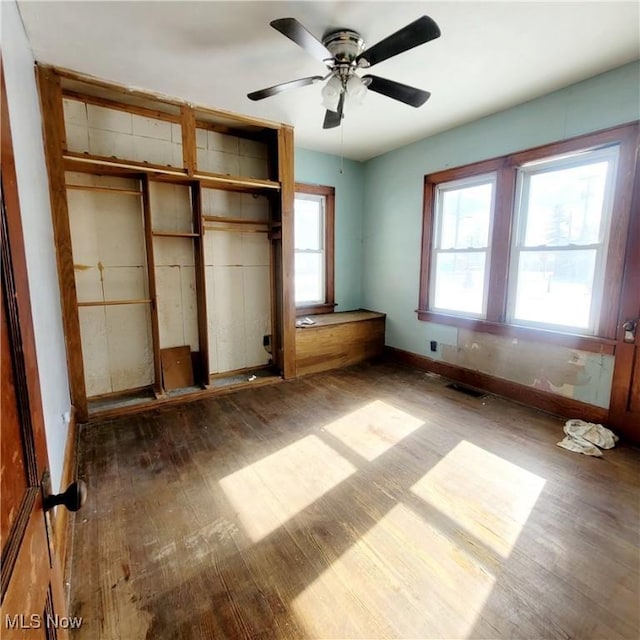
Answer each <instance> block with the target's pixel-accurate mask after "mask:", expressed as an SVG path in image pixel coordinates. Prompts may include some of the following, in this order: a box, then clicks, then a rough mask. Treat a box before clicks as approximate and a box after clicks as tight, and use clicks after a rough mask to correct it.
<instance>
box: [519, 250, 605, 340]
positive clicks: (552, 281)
mask: <svg viewBox="0 0 640 640" xmlns="http://www.w3.org/2000/svg"><path fill="white" fill-rule="evenodd" d="M596 254H597V251H596V250H595V249H589V250H577V251H566V250H565V251H522V252H521V253H520V258H519V261H518V279H517V283H516V287H517V289H516V302H515V312H514V319H515V320H525V321H529V322H543V323H546V324H557V325H562V326H566V327H578V328H585V329H586V328H588V327H589V325H590V311H591V297H592V289H593V279H594V272H595V263H596Z"/></svg>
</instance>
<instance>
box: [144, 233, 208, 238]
mask: <svg viewBox="0 0 640 640" xmlns="http://www.w3.org/2000/svg"><path fill="white" fill-rule="evenodd" d="M151 235H152V236H159V237H161V238H198V237H200V234H199V233H192V232H187V231H184V232H183V231H152V232H151Z"/></svg>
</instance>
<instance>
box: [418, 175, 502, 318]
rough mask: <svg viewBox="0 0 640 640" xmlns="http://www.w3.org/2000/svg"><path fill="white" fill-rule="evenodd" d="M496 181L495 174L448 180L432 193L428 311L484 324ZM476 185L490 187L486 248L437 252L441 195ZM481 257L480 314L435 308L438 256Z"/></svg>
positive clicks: (487, 299) (440, 227)
mask: <svg viewBox="0 0 640 640" xmlns="http://www.w3.org/2000/svg"><path fill="white" fill-rule="evenodd" d="M497 181H498V174H497V172H495V171H491V172H489V173H483V174H480V175H477V176H470V177H468V178H460V179H459V180H452V181H450V182H443V183H441V184H438V185H437V186H436V189H435V227H434V229H435V232H434V235H433V243H432V250H431V268H430V273H431V280H432V283H433V286H430V287H429V310H430V311H434V312H436V313H446V314H448V315H453V316H460V317H463V318H478V319H481V320H484V319H485V318H486V317H487V305H488V301H489V278H490V273H491V238H492V236H493V220H494V213H495V205H496V186H497ZM480 184H491V210H490V212H489V229H488V232H487V245H486V247H483V248H479V247H473V248H467V249H440V248H439V245H440V240H441V237H442V198H443V193H444V192H446V191H455V190H456V189H460V188H461V187H464V188H466V187H474V186H477V185H480ZM480 252H484V254H485V263H484V265H485V266H484V282H483V292H482V311H481V312H480V313H473V312H470V311H458V310H453V309H447V308H444V307H438V306H436V304H435V294H436V287H435V282H436V277H437V260H438V256H439V255H440V254H443V253H449V254H463V253H480Z"/></svg>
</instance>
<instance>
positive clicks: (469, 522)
mask: <svg viewBox="0 0 640 640" xmlns="http://www.w3.org/2000/svg"><path fill="white" fill-rule="evenodd" d="M544 484H545V480H544V478H541V477H540V476H537V475H536V474H534V473H531V472H530V471H527V470H526V469H523V468H522V467H519V466H518V465H515V464H513V463H511V462H509V461H508V460H505V459H504V458H501V457H499V456H497V455H494V454H493V453H490V452H489V451H486V450H485V449H482V448H481V447H478V446H476V445H474V444H471V443H470V442H467V441H466V440H463V441H462V442H460V443H459V444H458V445H456V446H455V447H454V448H453V449H452V450H451V451H450V452H449V453H448V454H447V455H446V456H445V457H444V458H443V459H442V460H440V462H438V464H436V465H435V466H434V467H433V468H432V469H430V470H429V471H428V472H427V473H426V474H425V475H424V476H423V477H422V478H421V479H420V480H419V481H418V482H416V484H414V485H413V486H412V487H411V491H413V493H415V494H416V495H417V496H419V497H420V498H422V500H424V501H425V502H427V503H428V504H429V505H431V506H433V507H434V508H436V509H438V510H439V511H442V513H444V514H445V515H447V516H448V517H449V518H450V519H451V520H453V521H454V522H456V523H458V524H459V525H461V526H462V527H464V529H465V530H466V531H467V532H468V533H470V534H472V535H473V536H475V537H476V538H477V539H478V540H480V541H481V542H483V543H484V544H485V545H487V546H488V547H489V548H491V549H492V550H494V551H496V552H497V553H499V554H500V555H501V556H503V557H505V558H506V557H508V556H509V554H510V553H511V549H512V548H513V545H514V544H515V542H516V540H517V538H518V536H519V535H520V532H521V530H522V528H523V527H524V525H525V523H526V521H527V519H528V517H529V514H530V513H531V510H532V509H533V507H534V505H535V503H536V501H537V499H538V496H539V495H540V492H541V491H542V488H543V487H544Z"/></svg>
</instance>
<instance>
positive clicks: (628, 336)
mask: <svg viewBox="0 0 640 640" xmlns="http://www.w3.org/2000/svg"><path fill="white" fill-rule="evenodd" d="M636 327H637V322H636V321H635V320H627V321H626V322H624V323H623V324H622V330H623V331H624V341H625V342H635V339H636Z"/></svg>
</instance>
